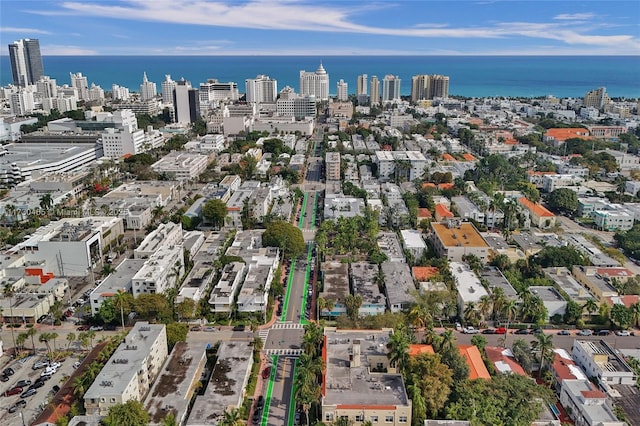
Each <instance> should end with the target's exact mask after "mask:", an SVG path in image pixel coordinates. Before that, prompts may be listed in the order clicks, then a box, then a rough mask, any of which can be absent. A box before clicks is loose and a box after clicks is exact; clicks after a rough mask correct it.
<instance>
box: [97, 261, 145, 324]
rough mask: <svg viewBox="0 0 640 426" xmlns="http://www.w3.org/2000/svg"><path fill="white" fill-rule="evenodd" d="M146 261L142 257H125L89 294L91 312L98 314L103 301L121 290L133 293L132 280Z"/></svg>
mask: <svg viewBox="0 0 640 426" xmlns="http://www.w3.org/2000/svg"><path fill="white" fill-rule="evenodd" d="M144 263H145V261H144V260H141V259H125V260H123V261H122V263H120V264H119V265H118V266H117V267H116V270H115V271H113V272H112V273H111V274H109V275H108V276H107V277H106V278H104V279H103V280H102V282H101V283H100V284H99V285H98V286H97V287H96V288H95V289H94V290H93V291H92V292H91V294H90V295H89V302H90V304H91V313H92V314H93V315H96V314H97V313H98V312H99V311H100V307H101V306H102V303H103V302H104V301H105V300H106V299H109V298H111V297H114V296H115V295H116V294H117V293H118V292H119V291H121V292H125V293H133V291H132V284H131V283H132V280H133V277H134V276H135V275H136V274H137V273H138V271H139V270H140V269H142V266H143V265H144Z"/></svg>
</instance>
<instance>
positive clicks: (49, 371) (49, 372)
mask: <svg viewBox="0 0 640 426" xmlns="http://www.w3.org/2000/svg"><path fill="white" fill-rule="evenodd" d="M56 371H58V370H57V369H55V368H51V367H47V368H46V370H44V371H43V372H42V373H40V377H45V376H53V375H54V374H56Z"/></svg>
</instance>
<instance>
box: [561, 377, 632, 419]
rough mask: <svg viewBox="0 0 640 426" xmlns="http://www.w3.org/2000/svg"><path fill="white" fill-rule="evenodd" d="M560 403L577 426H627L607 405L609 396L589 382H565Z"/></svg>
mask: <svg viewBox="0 0 640 426" xmlns="http://www.w3.org/2000/svg"><path fill="white" fill-rule="evenodd" d="M560 403H561V404H562V406H563V407H565V409H566V410H567V412H568V413H569V417H571V419H572V420H573V423H574V424H575V425H576V426H592V425H599V426H627V423H626V422H621V421H619V420H618V418H617V417H616V415H615V414H614V413H613V410H612V409H611V407H610V406H609V405H608V403H607V395H606V394H605V393H604V392H602V391H601V390H598V389H597V388H596V387H595V386H594V385H593V383H591V382H590V381H588V380H564V381H563V382H562V389H561V391H560Z"/></svg>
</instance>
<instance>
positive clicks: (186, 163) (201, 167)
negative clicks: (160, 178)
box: [151, 151, 209, 180]
mask: <svg viewBox="0 0 640 426" xmlns="http://www.w3.org/2000/svg"><path fill="white" fill-rule="evenodd" d="M208 165H209V157H208V156H206V155H202V154H194V153H189V152H184V151H172V152H170V153H169V154H167V155H165V156H164V157H162V158H161V159H160V160H158V161H156V162H155V163H153V164H152V165H151V169H153V171H154V172H156V173H160V174H165V175H167V176H170V177H172V178H173V179H177V180H191V179H195V178H197V177H198V176H200V174H201V173H202V172H204V171H205V170H206V169H207V166H208Z"/></svg>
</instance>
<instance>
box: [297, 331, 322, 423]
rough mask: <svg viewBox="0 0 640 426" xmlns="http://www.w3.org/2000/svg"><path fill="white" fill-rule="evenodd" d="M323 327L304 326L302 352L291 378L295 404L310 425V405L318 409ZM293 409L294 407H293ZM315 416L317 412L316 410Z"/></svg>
mask: <svg viewBox="0 0 640 426" xmlns="http://www.w3.org/2000/svg"><path fill="white" fill-rule="evenodd" d="M323 336H324V328H323V326H322V325H320V324H318V323H315V322H310V323H308V324H307V325H305V326H304V336H303V337H302V349H303V350H304V353H303V354H302V355H301V356H300V358H298V361H297V363H296V369H295V377H294V378H293V388H294V395H295V400H296V405H300V406H301V407H302V410H303V411H304V413H305V416H306V423H305V424H307V425H310V424H311V423H310V419H309V413H310V411H311V409H312V407H314V406H315V408H316V410H318V409H319V401H320V396H321V390H322V388H321V384H322V372H323V371H324V368H325V365H324V361H323V359H322V345H323ZM293 408H294V409H295V407H293ZM315 414H316V418H318V417H319V416H318V412H317V411H316V413H315Z"/></svg>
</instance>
